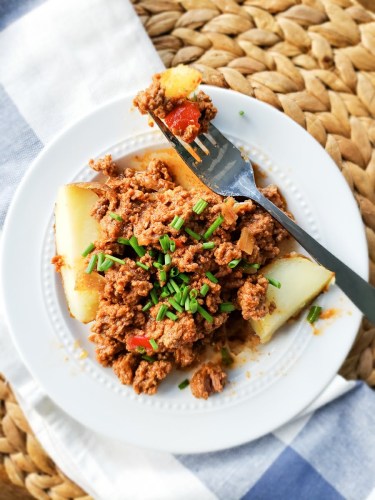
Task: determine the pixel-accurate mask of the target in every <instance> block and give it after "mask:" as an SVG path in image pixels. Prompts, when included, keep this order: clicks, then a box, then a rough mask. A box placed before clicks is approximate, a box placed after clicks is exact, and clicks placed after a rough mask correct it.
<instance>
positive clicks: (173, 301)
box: [168, 299, 183, 313]
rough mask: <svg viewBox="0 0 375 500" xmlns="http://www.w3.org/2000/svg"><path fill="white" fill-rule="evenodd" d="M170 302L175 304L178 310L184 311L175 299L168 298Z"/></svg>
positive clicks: (172, 304)
mask: <svg viewBox="0 0 375 500" xmlns="http://www.w3.org/2000/svg"><path fill="white" fill-rule="evenodd" d="M168 302H169V303H170V304H171V306H173V307H174V308H175V309H176V311H178V312H180V313H182V311H183V309H182V307H181V306H180V304H178V303H177V302H176V301H175V300H174V299H168Z"/></svg>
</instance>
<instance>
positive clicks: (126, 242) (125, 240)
mask: <svg viewBox="0 0 375 500" xmlns="http://www.w3.org/2000/svg"><path fill="white" fill-rule="evenodd" d="M117 243H120V244H121V245H130V243H129V240H128V239H127V238H117Z"/></svg>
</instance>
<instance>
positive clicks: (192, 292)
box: [189, 288, 198, 299]
mask: <svg viewBox="0 0 375 500" xmlns="http://www.w3.org/2000/svg"><path fill="white" fill-rule="evenodd" d="M189 297H190V298H191V299H196V298H197V297H198V290H196V289H195V288H193V289H192V290H190V293H189Z"/></svg>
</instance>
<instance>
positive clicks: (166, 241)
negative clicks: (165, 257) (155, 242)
mask: <svg viewBox="0 0 375 500" xmlns="http://www.w3.org/2000/svg"><path fill="white" fill-rule="evenodd" d="M159 242H160V245H161V248H162V249H163V252H168V250H169V237H168V235H167V234H165V235H164V236H162V237H161V238H159Z"/></svg>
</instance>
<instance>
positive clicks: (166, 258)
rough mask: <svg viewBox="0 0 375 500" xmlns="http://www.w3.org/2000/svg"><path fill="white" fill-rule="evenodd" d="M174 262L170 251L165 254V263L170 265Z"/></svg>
mask: <svg viewBox="0 0 375 500" xmlns="http://www.w3.org/2000/svg"><path fill="white" fill-rule="evenodd" d="M171 262H172V259H171V256H170V255H169V253H166V254H165V255H164V264H165V265H166V266H169V264H170V263H171Z"/></svg>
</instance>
